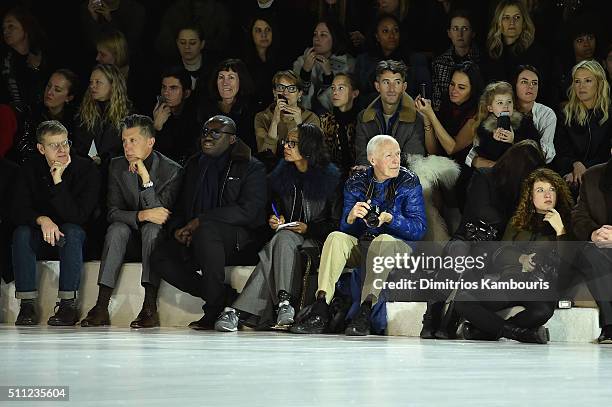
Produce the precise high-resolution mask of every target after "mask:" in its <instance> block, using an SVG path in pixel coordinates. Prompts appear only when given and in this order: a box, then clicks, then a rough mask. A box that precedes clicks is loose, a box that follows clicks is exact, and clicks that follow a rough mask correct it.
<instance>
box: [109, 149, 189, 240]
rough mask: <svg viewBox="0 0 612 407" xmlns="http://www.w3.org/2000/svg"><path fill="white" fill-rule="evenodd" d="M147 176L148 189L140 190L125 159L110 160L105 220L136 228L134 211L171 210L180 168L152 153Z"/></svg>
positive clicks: (180, 177) (180, 173)
mask: <svg viewBox="0 0 612 407" xmlns="http://www.w3.org/2000/svg"><path fill="white" fill-rule="evenodd" d="M151 154H152V161H151V168H150V169H149V176H150V178H151V181H152V182H153V187H151V188H144V189H143V188H141V186H140V177H139V176H138V174H134V173H132V172H130V170H129V166H130V164H129V162H128V160H127V159H126V158H125V157H116V158H113V159H112V160H111V162H110V166H109V170H108V193H107V204H108V216H107V218H108V221H109V222H111V223H112V222H122V223H125V224H126V225H128V226H130V227H132V228H133V229H138V211H140V210H143V209H151V208H157V207H160V206H163V207H164V208H166V209H170V208H172V206H173V205H174V201H175V200H176V196H177V194H178V191H179V188H180V186H181V179H182V168H181V166H180V165H178V164H177V163H175V162H174V161H172V160H171V159H169V158H168V157H166V156H164V155H163V154H160V153H158V152H157V151H153V152H152V153H151Z"/></svg>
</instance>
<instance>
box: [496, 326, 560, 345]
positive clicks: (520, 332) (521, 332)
mask: <svg viewBox="0 0 612 407" xmlns="http://www.w3.org/2000/svg"><path fill="white" fill-rule="evenodd" d="M502 336H503V337H504V338H508V339H514V340H515V341H519V342H524V343H539V344H545V343H547V342H548V341H549V340H550V335H549V333H548V329H546V328H544V327H543V326H539V327H537V328H519V327H518V326H515V325H512V324H504V327H503V328H502Z"/></svg>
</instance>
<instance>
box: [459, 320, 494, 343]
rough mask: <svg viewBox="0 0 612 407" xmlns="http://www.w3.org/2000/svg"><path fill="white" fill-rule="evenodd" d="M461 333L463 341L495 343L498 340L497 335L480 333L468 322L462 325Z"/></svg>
mask: <svg viewBox="0 0 612 407" xmlns="http://www.w3.org/2000/svg"><path fill="white" fill-rule="evenodd" d="M461 333H462V334H463V339H467V340H468V341H496V340H497V339H499V338H498V337H497V335H493V334H490V333H487V332H484V331H481V330H480V329H478V327H476V325H474V324H472V323H471V322H469V321H465V322H464V323H463V327H462V328H461Z"/></svg>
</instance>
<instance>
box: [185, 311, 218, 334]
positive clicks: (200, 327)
mask: <svg viewBox="0 0 612 407" xmlns="http://www.w3.org/2000/svg"><path fill="white" fill-rule="evenodd" d="M215 321H216V319H210V318H207V315H206V314H204V316H203V317H202V318H200V319H198V320H197V321H193V322H190V323H189V325H187V327H189V328H191V329H194V330H196V331H212V330H214V329H215Z"/></svg>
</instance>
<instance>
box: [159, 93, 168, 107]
mask: <svg viewBox="0 0 612 407" xmlns="http://www.w3.org/2000/svg"><path fill="white" fill-rule="evenodd" d="M162 103H166V98H165V97H163V96H162V95H157V105H158V106H161V104H162Z"/></svg>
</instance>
